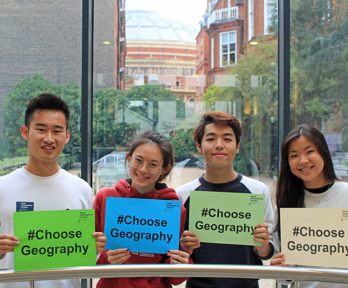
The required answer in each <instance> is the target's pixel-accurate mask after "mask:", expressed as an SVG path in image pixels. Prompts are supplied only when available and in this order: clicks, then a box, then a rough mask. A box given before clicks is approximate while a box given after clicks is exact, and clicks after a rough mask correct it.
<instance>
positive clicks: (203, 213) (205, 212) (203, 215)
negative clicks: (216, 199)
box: [202, 208, 208, 217]
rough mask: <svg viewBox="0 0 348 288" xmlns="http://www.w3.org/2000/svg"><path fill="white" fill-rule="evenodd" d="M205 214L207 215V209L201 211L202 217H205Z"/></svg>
mask: <svg viewBox="0 0 348 288" xmlns="http://www.w3.org/2000/svg"><path fill="white" fill-rule="evenodd" d="M207 214H208V208H203V210H202V217H205V216H207Z"/></svg>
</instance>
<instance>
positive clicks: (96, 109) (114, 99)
mask: <svg viewBox="0 0 348 288" xmlns="http://www.w3.org/2000/svg"><path fill="white" fill-rule="evenodd" d="M128 106H129V103H128V101H127V98H126V96H125V92H123V91H120V90H116V89H102V90H98V91H96V92H95V93H94V97H93V146H94V147H116V146H124V145H126V144H129V142H130V141H131V140H132V139H133V138H134V135H135V132H136V128H137V127H138V125H137V124H132V123H126V122H125V121H124V120H123V121H122V122H118V121H117V119H116V117H117V113H122V109H123V108H125V107H128ZM120 111H121V112H120Z"/></svg>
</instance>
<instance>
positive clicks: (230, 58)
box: [220, 31, 237, 67]
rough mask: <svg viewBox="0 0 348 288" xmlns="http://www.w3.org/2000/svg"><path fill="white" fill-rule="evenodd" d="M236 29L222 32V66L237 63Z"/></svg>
mask: <svg viewBox="0 0 348 288" xmlns="http://www.w3.org/2000/svg"><path fill="white" fill-rule="evenodd" d="M236 38H237V37H236V31H231V32H226V33H220V67H224V66H228V65H235V64H236V52H237V51H236V46H237V43H236V42H237V40H236Z"/></svg>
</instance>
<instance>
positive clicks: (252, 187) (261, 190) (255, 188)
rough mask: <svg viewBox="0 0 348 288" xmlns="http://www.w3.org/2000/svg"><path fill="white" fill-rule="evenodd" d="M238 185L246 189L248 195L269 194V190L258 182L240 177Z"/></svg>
mask: <svg viewBox="0 0 348 288" xmlns="http://www.w3.org/2000/svg"><path fill="white" fill-rule="evenodd" d="M240 183H242V184H243V185H244V186H245V187H247V188H248V190H249V191H250V193H253V194H269V190H268V188H267V186H266V185H265V184H264V183H262V182H260V181H258V180H255V179H252V178H249V177H246V176H244V175H242V179H241V180H240Z"/></svg>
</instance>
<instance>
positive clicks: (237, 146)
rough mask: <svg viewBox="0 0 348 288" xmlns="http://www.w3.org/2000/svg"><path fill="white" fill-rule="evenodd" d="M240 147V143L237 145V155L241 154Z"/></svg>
mask: <svg viewBox="0 0 348 288" xmlns="http://www.w3.org/2000/svg"><path fill="white" fill-rule="evenodd" d="M239 147H240V143H239V144H238V145H237V151H236V154H237V153H238V152H239Z"/></svg>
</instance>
